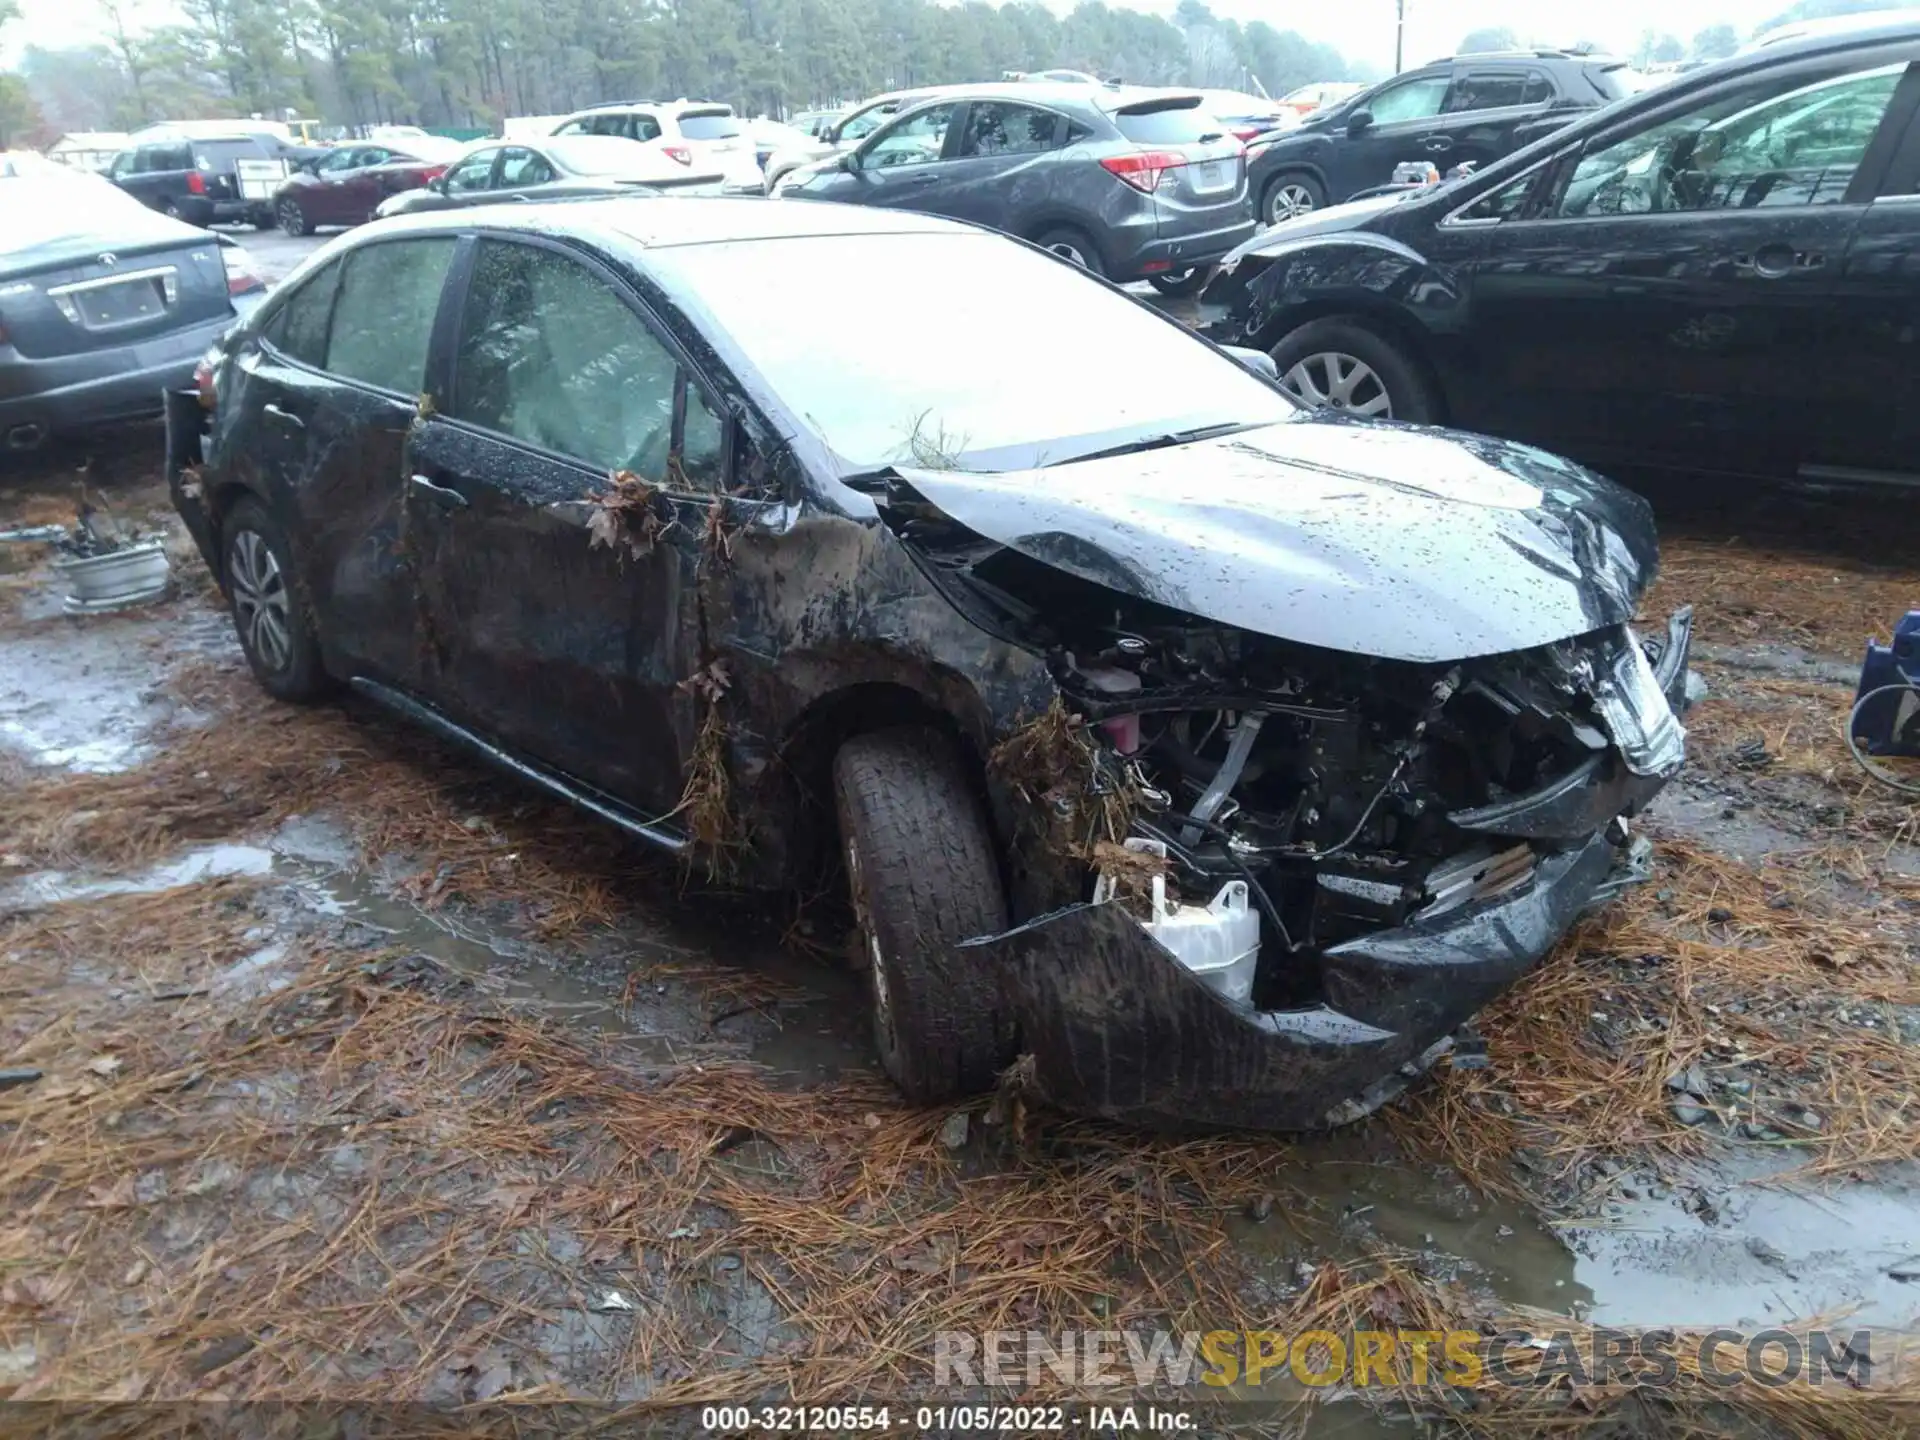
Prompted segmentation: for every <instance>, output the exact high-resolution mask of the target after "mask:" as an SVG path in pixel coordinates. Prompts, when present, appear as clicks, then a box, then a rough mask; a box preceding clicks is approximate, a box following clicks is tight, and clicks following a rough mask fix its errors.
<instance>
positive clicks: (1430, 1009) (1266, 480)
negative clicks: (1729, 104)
mask: <svg viewBox="0 0 1920 1440" xmlns="http://www.w3.org/2000/svg"><path fill="white" fill-rule="evenodd" d="M795 277H804V278H803V283H795ZM1035 316H1044V317H1046V323H1045V324H1044V325H1036V324H1034V323H1033V317H1035ZM168 418H169V427H168V450H169V457H168V458H169V473H170V475H171V478H172V482H173V488H174V495H175V502H176V504H177V505H178V507H179V509H180V512H181V514H182V515H183V516H184V517H185V519H186V522H187V524H188V526H189V527H190V528H191V530H192V531H193V534H194V536H195V538H196V539H197V540H198V542H199V544H200V547H201V550H202V552H203V553H204V554H205V556H206V558H207V561H208V563H209V565H210V566H211V567H212V568H213V571H214V573H215V575H216V576H217V577H218V579H219V580H220V583H221V585H222V586H223V588H224V590H225V593H226V594H227V596H228V598H229V601H230V603H231V606H232V610H233V615H234V620H235V624H236V627H237V629H238V631H239V634H240V639H241V643H242V645H243V647H244V648H245V650H246V654H247V657H248V660H249V662H250V663H251V665H252V667H253V670H254V672H255V674H256V676H257V677H258V678H259V680H260V682H261V683H262V685H264V686H265V687H266V688H267V689H268V690H269V691H270V692H272V693H273V694H275V695H278V696H280V697H282V698H285V699H287V700H293V701H310V700H315V699H318V698H319V697H321V696H323V695H324V694H326V693H328V692H329V691H330V690H332V689H334V688H335V687H337V686H339V685H342V684H345V685H350V686H352V687H353V688H355V689H357V690H358V691H360V692H361V693H363V694H364V695H367V696H369V697H371V698H373V699H375V700H377V701H380V702H381V703H383V704H385V705H387V706H389V707H391V708H393V709H395V710H397V711H399V712H401V713H402V714H404V715H406V716H408V717H410V718H411V719H413V720H415V721H417V722H419V723H421V724H424V725H426V726H428V727H430V728H431V729H433V730H435V731H436V732H438V733H439V734H441V735H443V736H445V737H447V738H449V739H451V740H454V741H457V742H460V743H462V744H465V745H467V746H469V747H471V748H473V749H474V750H476V751H478V752H479V753H480V754H482V755H484V756H486V757H488V758H489V759H491V760H493V761H495V762H496V763H498V764H500V765H502V766H504V767H506V768H507V769H509V770H510V771H512V772H514V773H515V774H517V775H519V776H520V777H522V778H523V779H525V780H528V781H531V782H532V783H534V784H537V785H540V786H542V787H544V788H546V789H548V790H550V791H553V792H555V793H557V794H560V795H563V796H565V797H567V798H568V799H570V800H572V801H573V802H575V803H577V804H580V805H583V806H585V807H587V808H588V809H590V810H592V811H593V812H595V813H596V814H599V815H601V816H603V817H605V818H606V819H608V820H609V821H611V822H613V823H615V824H618V825H621V826H624V827H625V828H626V829H627V830H629V831H631V832H632V833H634V834H635V835H638V836H640V837H642V838H644V839H646V840H647V841H649V842H651V843H653V844H656V845H659V846H662V847H665V848H667V849H669V850H674V851H679V852H681V853H682V854H684V855H686V856H688V857H689V858H691V859H694V860H697V861H698V862H700V863H702V864H704V865H707V866H710V867H712V868H714V869H718V870H723V871H727V872H730V873H731V874H733V875H735V876H737V877H739V878H740V879H742V880H745V881H749V882H754V883H759V884H765V885H770V886H782V885H795V886H798V885H805V884H808V883H811V882H813V881H814V880H815V879H816V878H817V877H818V876H819V875H820V874H822V873H833V872H842V873H844V875H845V877H846V882H847V883H848V884H849V885H850V893H851V897H852V901H853V908H854V912H855V916H856V919H857V923H858V932H859V933H858V942H859V951H858V953H859V956H860V963H861V964H862V965H863V966H864V968H865V969H866V970H867V973H868V974H869V976H870V977H871V992H872V997H873V1005H874V1021H875V1034H876V1042H877V1046H878V1049H879V1052H880V1056H881V1059H882V1062H883V1063H884V1064H885V1066H886V1068H887V1070H888V1071H889V1073H890V1074H891V1075H892V1076H893V1077H894V1079H895V1080H896V1081H897V1082H898V1083H899V1084H900V1086H901V1088H902V1089H903V1090H904V1091H905V1092H906V1093H907V1094H908V1095H910V1096H912V1097H914V1098H916V1099H923V1100H935V1099H943V1098H947V1097H951V1096H954V1095H957V1094H963V1093H966V1092H969V1091H972V1090H976V1089H980V1088H984V1087H987V1086H989V1085H991V1084H992V1083H993V1082H994V1080H995V1077H996V1076H997V1075H999V1074H1001V1073H1002V1072H1003V1071H1004V1070H1005V1069H1006V1068H1007V1067H1008V1066H1010V1065H1017V1066H1018V1073H1019V1075H1020V1076H1021V1077H1022V1079H1023V1081H1024V1083H1025V1084H1027V1085H1028V1086H1029V1087H1031V1088H1032V1089H1033V1090H1035V1091H1037V1092H1038V1093H1039V1094H1041V1095H1042V1096H1044V1097H1046V1098H1048V1099H1050V1100H1052V1101H1054V1102H1056V1103H1058V1104H1061V1105H1063V1106H1066V1107H1068V1108H1072V1109H1077V1110H1080V1111H1084V1112H1088V1113H1093V1114H1099V1115H1105V1116H1111V1117H1115V1118H1121V1119H1126V1120H1130V1121H1134V1122H1138V1123H1144V1124H1150V1125H1183V1124H1195V1123H1198V1124H1203V1125H1235V1126H1253V1127H1262V1128H1272V1129H1300V1128H1311V1127H1315V1126H1320V1125H1326V1124H1335V1123H1339V1122H1341V1121H1343V1120H1347V1119H1351V1118H1354V1117H1355V1116H1357V1115H1360V1114H1363V1113H1365V1112H1366V1111H1367V1110H1368V1109H1369V1108H1371V1107H1372V1106H1373V1105H1374V1104H1377V1103H1378V1102H1379V1100H1380V1099H1381V1098H1382V1097H1383V1096H1384V1095H1386V1094H1388V1093H1390V1091H1391V1089H1392V1088H1393V1087H1394V1086H1395V1085H1396V1084H1397V1083H1399V1082H1400V1078H1401V1077H1403V1076H1405V1075H1407V1074H1410V1073H1413V1072H1415V1071H1417V1069H1418V1067H1419V1066H1420V1065H1422V1064H1423V1063H1426V1062H1428V1061H1430V1060H1431V1058H1432V1057H1433V1055H1435V1054H1436V1053H1438V1051H1439V1050H1441V1049H1443V1048H1444V1046H1445V1045H1446V1044H1447V1042H1448V1038H1449V1037H1450V1036H1451V1035H1452V1034H1453V1033H1454V1032H1455V1031H1456V1030H1457V1029H1458V1028H1459V1027H1460V1026H1461V1025H1462V1024H1463V1023H1464V1022H1465V1021H1466V1020H1467V1019H1468V1018H1469V1017H1470V1016H1471V1015H1472V1014H1473V1013H1474V1011H1475V1010H1477V1009H1478V1008H1480V1007H1481V1006H1482V1005H1483V1004H1485V1003H1486V1001H1487V1000H1489V999H1490V998H1491V997H1493V996H1494V995H1496V994H1497V993H1498V992H1499V991H1500V990H1502V989H1503V988H1504V987H1506V986H1507V985H1509V984H1511V983H1512V982H1513V981H1514V980H1515V979H1516V978H1518V977H1519V976H1520V975H1522V974H1523V973H1525V972H1526V971H1527V970H1528V969H1529V968H1530V967H1531V966H1533V965H1534V964H1536V963H1537V962H1538V961H1539V960H1540V959H1541V957H1542V956H1544V955H1545V954H1546V953H1547V951H1548V950H1549V949H1550V948H1551V947H1552V945H1553V944H1554V942H1555V941H1556V940H1557V939H1558V937H1559V936H1560V935H1561V934H1562V933H1563V932H1564V931H1565V930H1566V928H1567V927H1568V925H1569V924H1570V923H1571V921H1572V920H1573V918H1574V916H1575V915H1576V914H1577V913H1578V912H1579V911H1581V910H1582V909H1583V908H1584V907H1586V906H1587V905H1588V904H1590V903H1592V902H1593V901H1594V900H1595V899H1596V898H1598V897H1600V896H1602V895H1604V894H1605V893H1606V892H1607V889H1608V887H1609V886H1610V884H1612V883H1613V880H1614V877H1616V875H1617V873H1618V871H1619V870H1620V868H1621V865H1622V863H1623V862H1624V861H1625V860H1626V859H1627V857H1628V855H1629V852H1630V849H1631V846H1632V843H1633V842H1632V840H1631V837H1630V834H1629V831H1628V824H1627V817H1630V816H1632V815H1633V814H1635V813H1636V812H1637V811H1638V810H1639V809H1640V807H1641V806H1642V805H1644V804H1645V803H1646V802H1647V800H1648V799H1649V798H1650V797H1651V796H1652V795H1653V794H1654V793H1655V792H1656V791H1658V790H1659V789H1660V787H1661V786H1662V784H1664V783H1665V781H1666V780H1667V779H1669V778H1670V777H1671V776H1672V775H1673V774H1674V773H1675V772H1676V770H1677V769H1678V768H1679V766H1680V765H1681V763H1682V760H1683V756H1684V748H1685V732H1684V731H1683V729H1682V728H1681V725H1680V722H1679V719H1678V718H1677V716H1678V714H1679V712H1680V710H1681V708H1682V703H1683V696H1684V681H1685V673H1686V661H1687V651H1688V643H1689V630H1688V622H1687V618H1686V616H1685V615H1684V614H1682V615H1680V616H1676V617H1675V618H1674V619H1673V620H1671V621H1670V622H1668V623H1667V624H1666V625H1665V626H1664V627H1662V628H1661V629H1660V631H1659V633H1657V634H1654V635H1648V636H1644V637H1643V636H1641V635H1639V634H1636V633H1635V631H1634V630H1633V629H1632V628H1631V626H1630V622H1631V620H1632V618H1633V615H1634V611H1635V607H1636V604H1637V602H1638V600H1639V597H1640V595H1641V593H1642V592H1643V590H1644V589H1645V587H1646V585H1647V583H1648V582H1649V581H1650V579H1651V578H1652V576H1653V572H1654V568H1655V564H1656V556H1655V547H1654V535H1653V526H1652V523H1651V519H1650V516H1649V514H1648V511H1647V509H1646V507H1645V505H1644V504H1643V502H1641V501H1640V500H1639V499H1637V498H1636V497H1634V496H1632V495H1630V494H1629V493H1627V492H1625V491H1623V490H1620V489H1617V488H1615V487H1614V486H1612V485H1610V484H1609V483H1607V482H1606V481H1604V480H1601V479H1599V478H1598V477H1596V476H1594V475H1592V474H1589V473H1588V472H1586V471H1583V470H1581V469H1580V468H1578V467H1577V466H1574V465H1571V464H1569V463H1567V462H1565V461H1562V460H1559V459H1556V458H1555V457H1553V456H1550V455H1546V454H1543V453H1541V452H1539V451H1535V450H1529V449H1526V448H1523V447H1519V446H1514V445H1508V444H1503V443H1500V442H1497V441H1491V440H1485V439H1481V438H1477V437H1473V436H1464V435H1452V434H1448V433H1445V432H1441V431H1436V430H1427V429H1419V428H1414V427H1411V426H1404V425H1393V424H1376V423H1369V422H1364V421H1359V420H1355V419H1352V418H1350V417H1340V416H1334V415H1327V414H1314V413H1309V412H1307V411H1304V410H1302V409H1301V408H1299V407H1298V406H1296V404H1295V403H1294V402H1293V401H1291V400H1290V399H1288V398H1287V397H1286V396H1285V395H1284V394H1282V393H1281V392H1280V391H1279V390H1278V389H1277V388H1276V387H1275V386H1274V384H1273V383H1272V382H1271V381H1270V380H1269V379H1267V378H1264V377H1262V376H1261V375H1260V374H1258V373H1255V372H1253V371H1251V370H1250V369H1248V368H1247V367H1245V366H1244V365H1242V364H1241V363H1239V361H1237V360H1236V359H1235V358H1234V357H1233V356H1231V355H1229V354H1228V353H1226V352H1223V351H1221V350H1219V349H1217V348H1216V347H1214V346H1212V345H1209V344H1208V343H1206V342H1205V341H1203V340H1200V339H1197V338H1195V337H1194V336H1193V335H1191V334H1189V333H1188V332H1186V331H1185V330H1183V329H1181V328H1180V327H1179V326H1178V325H1176V324H1174V323H1173V322H1171V321H1169V320H1167V319H1166V318H1164V317H1163V316H1161V315H1159V314H1158V313H1156V312H1155V311H1153V310H1152V309H1151V308H1149V307H1147V306H1145V305H1142V304H1140V303H1138V302H1136V301H1134V300H1133V299H1131V298H1129V297H1128V296H1126V295H1124V294H1122V293H1121V292H1119V291H1116V290H1114V289H1111V288H1110V287H1108V286H1106V285H1104V284H1102V283H1100V282H1098V281H1096V280H1093V279H1090V278H1088V277H1087V276H1085V275H1083V274H1081V273H1080V272H1078V271H1076V270H1075V269H1073V268H1072V267H1070V266H1067V265H1064V264H1062V263H1061V262H1059V261H1058V260H1057V259H1055V258H1053V257H1051V256H1049V255H1047V254H1045V253H1044V252H1042V251H1039V250H1037V249H1034V248H1033V247H1030V246H1027V245H1024V244H1022V243H1020V242H1017V241H1013V240H1009V239H1006V238H1004V237H1000V236H996V235H990V234H986V233H983V232H979V231H975V230H972V229H969V228H967V227H964V226H960V225H955V224H950V223H947V222H943V221H939V220H935V219H930V218H927V217H921V216H915V215H906V214H897V213H892V212H887V211H876V210H869V209H854V208H847V209H841V208H839V207H833V206H805V207H799V208H795V207H789V206H768V205H754V204H743V203H738V202H730V201H722V200H712V201H707V200H683V199H674V200H617V201H606V202H596V203H593V204H588V205H569V206H558V205H554V206H536V207H517V208H515V209H514V210H513V211H511V212H507V211H504V210H503V211H499V212H491V211H485V210H478V211H470V212H465V213H460V214H456V215H442V216H432V217H424V218H421V219H418V220H407V221H402V222H396V223H384V224H380V225H376V226H374V227H371V228H370V229H368V230H365V231H361V232H357V233H355V234H354V235H352V236H350V237H347V238H346V239H344V240H342V241H340V242H337V243H335V244H334V245H331V246H329V247H328V248H327V249H325V250H323V251H322V252H320V253H319V254H318V255H316V256H315V257H314V258H313V259H312V260H311V261H310V262H308V264H307V265H306V266H304V267H303V268H302V270H301V271H299V272H297V273H296V274H295V275H294V276H293V277H292V278H291V279H290V280H289V281H288V282H287V283H286V284H285V285H284V286H283V287H282V288H281V290H280V291H278V292H276V294H275V296H274V298H273V299H272V300H271V301H270V302H269V303H268V304H267V305H266V306H265V307H263V309H262V311H261V312H260V313H259V314H258V315H257V316H256V317H254V318H253V319H251V320H250V321H249V322H248V323H247V324H245V325H243V326H241V327H239V328H238V329H237V330H236V331H235V332H234V333H233V334H232V335H231V336H230V337H229V338H228V340H227V341H226V342H225V344H224V345H223V347H222V348H221V350H220V352H219V353H218V354H217V355H216V356H214V357H212V358H211V359H210V362H209V364H208V366H207V367H206V368H205V370H204V372H203V375H202V377H201V384H200V388H199V391H198V393H193V392H183V393H181V394H177V395H175V396H173V397H172V399H171V401H170V405H169V416H168Z"/></svg>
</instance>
